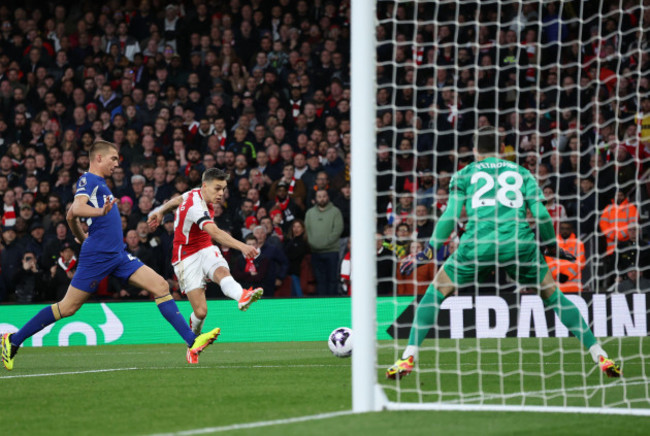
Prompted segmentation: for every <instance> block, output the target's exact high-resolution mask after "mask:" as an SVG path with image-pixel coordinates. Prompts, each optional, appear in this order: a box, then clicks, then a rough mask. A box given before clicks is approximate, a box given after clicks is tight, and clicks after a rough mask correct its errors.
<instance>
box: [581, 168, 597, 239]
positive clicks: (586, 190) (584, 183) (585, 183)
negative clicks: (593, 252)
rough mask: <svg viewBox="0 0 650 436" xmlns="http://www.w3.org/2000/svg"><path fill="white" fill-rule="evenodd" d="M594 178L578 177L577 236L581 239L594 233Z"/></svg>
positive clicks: (590, 176)
mask: <svg viewBox="0 0 650 436" xmlns="http://www.w3.org/2000/svg"><path fill="white" fill-rule="evenodd" d="M594 188H595V184H594V177H593V176H592V175H587V176H581V177H580V191H581V195H580V201H579V205H580V206H579V211H578V218H579V220H580V221H579V225H578V229H579V232H578V233H579V235H580V237H581V238H585V237H587V238H588V237H590V236H592V235H594V234H595V232H596V217H597V209H596V190H595V189H594Z"/></svg>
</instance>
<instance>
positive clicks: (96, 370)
mask: <svg viewBox="0 0 650 436" xmlns="http://www.w3.org/2000/svg"><path fill="white" fill-rule="evenodd" d="M136 369H140V368H112V369H93V370H89V371H70V372H50V373H45V374H20V375H6V376H4V377H0V380H5V379H8V378H28V377H52V376H55V375H77V374H92V373H96V372H114V371H133V370H136Z"/></svg>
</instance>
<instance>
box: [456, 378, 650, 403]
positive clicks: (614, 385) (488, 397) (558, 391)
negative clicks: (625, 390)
mask: <svg viewBox="0 0 650 436" xmlns="http://www.w3.org/2000/svg"><path fill="white" fill-rule="evenodd" d="M647 384H650V381H646V380H639V381H635V382H627V383H624V382H621V383H612V384H608V385H600V386H576V387H573V388H565V389H549V390H546V391H526V392H514V393H511V394H504V395H499V394H489V395H483V396H477V395H475V396H473V397H469V398H463V399H458V400H452V401H448V403H460V402H466V401H481V400H499V399H503V400H506V399H510V398H517V397H523V396H529V395H542V394H561V393H563V392H574V391H589V390H592V391H594V392H596V391H598V390H600V389H611V388H620V387H627V386H636V385H647Z"/></svg>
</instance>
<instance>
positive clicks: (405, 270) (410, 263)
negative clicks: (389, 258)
mask: <svg viewBox="0 0 650 436" xmlns="http://www.w3.org/2000/svg"><path fill="white" fill-rule="evenodd" d="M431 259H433V247H431V245H429V244H427V246H426V247H425V249H424V250H422V251H420V252H419V253H418V254H416V255H415V258H413V257H409V258H408V259H406V260H405V261H404V262H403V263H402V266H400V268H399V272H400V273H401V274H402V275H403V276H410V275H411V274H412V273H413V270H414V269H415V266H416V263H417V262H420V263H423V262H426V261H427V260H431Z"/></svg>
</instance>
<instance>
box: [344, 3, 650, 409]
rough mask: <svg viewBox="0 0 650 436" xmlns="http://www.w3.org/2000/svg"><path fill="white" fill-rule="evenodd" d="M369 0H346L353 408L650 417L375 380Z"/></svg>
mask: <svg viewBox="0 0 650 436" xmlns="http://www.w3.org/2000/svg"><path fill="white" fill-rule="evenodd" d="M376 5H377V2H376V1H374V0H352V1H351V12H352V13H351V19H350V24H351V47H350V50H351V60H350V70H351V98H350V100H351V104H350V112H351V141H352V144H354V146H353V147H352V150H351V154H352V166H351V199H352V201H351V236H352V239H353V241H354V245H353V253H354V254H355V255H353V256H352V258H351V265H352V266H351V279H352V280H351V281H352V283H355V284H356V285H355V286H354V291H353V292H352V298H351V304H352V329H353V332H354V352H353V353H352V411H353V412H354V413H364V412H372V411H381V410H394V411H397V410H413V411H425V410H435V411H443V410H448V411H482V412H485V411H494V412H545V413H580V414H602V415H635V416H650V409H643V408H610V407H586V406H585V407H558V406H525V405H498V404H477V405H467V404H448V403H408V402H394V401H390V400H388V398H387V396H386V395H385V393H384V391H383V388H382V386H381V385H380V384H379V383H378V381H377V373H378V368H377V343H376V337H377V318H376V308H377V294H376V289H377V269H376V247H375V228H374V226H373V225H371V223H373V222H374V221H375V219H376V205H375V197H374V195H369V194H370V193H375V192H376V179H375V176H376V165H375V162H376V146H377V143H376V135H375V133H376V132H375V112H376V100H375V94H376V80H375V78H374V74H375V68H374V66H375V65H376V40H375V28H376V25H377V18H376Z"/></svg>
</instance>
